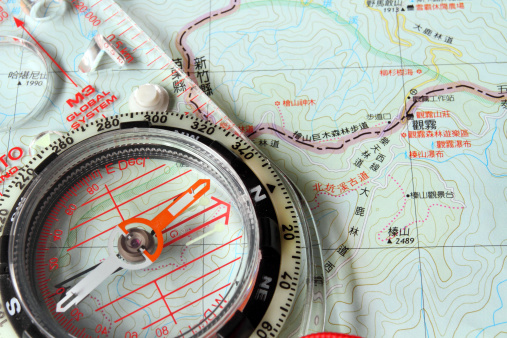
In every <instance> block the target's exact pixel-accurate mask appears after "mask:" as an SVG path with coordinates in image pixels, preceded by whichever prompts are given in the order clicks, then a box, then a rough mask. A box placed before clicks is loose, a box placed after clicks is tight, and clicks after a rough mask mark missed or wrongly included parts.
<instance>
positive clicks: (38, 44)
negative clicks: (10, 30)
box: [14, 18, 77, 87]
mask: <svg viewBox="0 0 507 338" xmlns="http://www.w3.org/2000/svg"><path fill="white" fill-rule="evenodd" d="M14 22H15V23H16V27H21V28H23V30H24V31H25V32H26V34H28V35H30V37H31V38H32V40H33V41H35V43H36V44H37V46H39V48H40V49H42V51H43V52H44V53H46V55H47V56H48V57H49V58H50V59H51V61H53V63H54V64H55V65H56V66H57V67H58V68H59V69H60V70H61V71H62V72H63V74H64V75H65V76H66V77H67V78H68V79H69V80H70V82H72V84H73V85H74V86H76V87H77V84H76V83H75V82H74V80H72V79H71V78H70V76H69V74H67V72H66V71H64V70H63V68H62V67H60V65H59V64H58V63H57V62H56V61H55V59H53V58H52V57H51V55H49V53H48V52H47V51H46V50H45V49H44V47H42V46H41V44H40V43H39V41H37V40H36V39H35V38H34V37H33V36H32V34H30V32H29V31H27V30H26V28H25V23H24V22H23V21H21V20H19V19H18V18H14Z"/></svg>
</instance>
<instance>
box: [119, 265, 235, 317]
mask: <svg viewBox="0 0 507 338" xmlns="http://www.w3.org/2000/svg"><path fill="white" fill-rule="evenodd" d="M238 259H241V257H238V258H236V259H234V260H232V261H230V262H229V263H225V264H224V265H222V266H220V267H218V268H216V269H215V270H213V271H210V272H208V273H207V274H205V275H202V276H201V277H198V278H196V279H194V280H193V281H191V282H188V283H187V284H185V285H183V286H180V287H179V288H177V289H175V290H173V291H171V292H169V293H166V294H165V295H162V294H161V296H162V297H161V298H158V299H155V300H154V301H152V302H150V303H148V304H146V305H144V306H142V307H140V308H138V309H136V310H134V311H132V312H131V313H129V314H127V315H125V316H123V317H121V318H119V319H117V320H115V321H114V322H115V323H117V322H119V321H120V320H123V319H125V318H127V317H128V316H131V315H133V314H134V313H136V312H138V311H140V310H142V309H144V308H147V307H148V306H150V305H152V304H154V303H156V302H158V301H159V300H161V299H163V298H165V297H168V296H170V295H172V294H173V293H175V292H178V291H180V290H181V289H183V288H184V287H187V286H189V285H190V284H192V283H195V282H197V281H198V280H200V279H203V278H204V277H206V276H208V275H210V274H212V273H213V272H215V271H218V270H220V269H222V268H223V267H226V266H227V265H229V264H232V263H234V262H235V261H237V260H238Z"/></svg>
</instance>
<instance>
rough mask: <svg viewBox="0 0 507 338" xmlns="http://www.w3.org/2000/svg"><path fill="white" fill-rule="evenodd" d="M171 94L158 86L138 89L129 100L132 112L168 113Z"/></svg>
mask: <svg viewBox="0 0 507 338" xmlns="http://www.w3.org/2000/svg"><path fill="white" fill-rule="evenodd" d="M168 105H169V94H168V93H167V91H166V90H165V89H164V88H162V87H161V86H159V85H156V84H151V83H148V84H144V85H142V86H140V87H139V88H137V89H136V90H135V91H134V92H133V93H132V95H130V99H129V108H130V112H132V113H136V112H147V111H166V110H167V107H168Z"/></svg>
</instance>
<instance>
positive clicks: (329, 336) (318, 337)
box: [302, 332, 361, 338]
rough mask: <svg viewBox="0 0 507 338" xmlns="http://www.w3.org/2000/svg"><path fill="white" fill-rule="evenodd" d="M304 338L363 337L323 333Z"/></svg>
mask: <svg viewBox="0 0 507 338" xmlns="http://www.w3.org/2000/svg"><path fill="white" fill-rule="evenodd" d="M302 338H361V337H359V336H352V335H350V334H345V333H331V332H322V333H313V334H310V335H308V336H304V337H302Z"/></svg>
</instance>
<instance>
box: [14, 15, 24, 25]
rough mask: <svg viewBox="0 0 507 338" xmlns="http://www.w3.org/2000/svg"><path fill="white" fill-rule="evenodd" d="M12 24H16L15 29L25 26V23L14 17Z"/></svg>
mask: <svg viewBox="0 0 507 338" xmlns="http://www.w3.org/2000/svg"><path fill="white" fill-rule="evenodd" d="M14 22H15V23H16V27H21V26H24V25H25V23H24V22H23V21H21V20H19V19H18V18H16V17H14Z"/></svg>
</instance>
